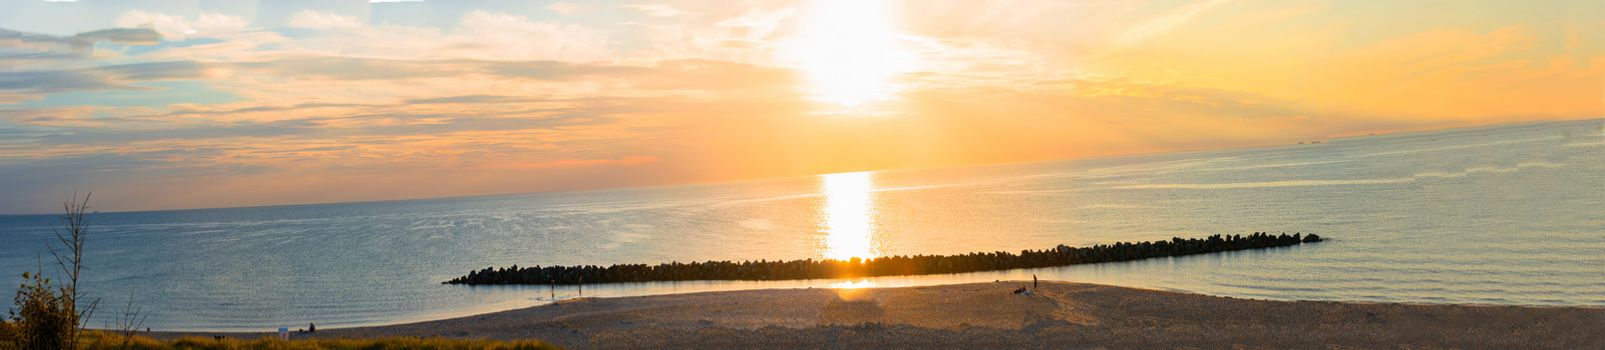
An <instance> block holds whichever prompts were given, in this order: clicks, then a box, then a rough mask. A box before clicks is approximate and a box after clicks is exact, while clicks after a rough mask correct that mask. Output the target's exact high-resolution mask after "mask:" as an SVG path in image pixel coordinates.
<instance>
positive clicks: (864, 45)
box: [784, 0, 909, 107]
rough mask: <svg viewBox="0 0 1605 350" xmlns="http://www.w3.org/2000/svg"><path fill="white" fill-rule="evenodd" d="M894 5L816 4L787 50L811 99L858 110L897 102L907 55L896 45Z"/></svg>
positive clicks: (870, 0)
mask: <svg viewBox="0 0 1605 350" xmlns="http://www.w3.org/2000/svg"><path fill="white" fill-rule="evenodd" d="M891 15H892V13H891V5H890V4H889V3H888V2H887V1H878V0H815V1H813V2H811V3H810V4H809V6H808V7H807V8H806V9H805V10H804V12H803V17H802V19H801V29H800V32H799V33H798V35H797V36H796V37H794V38H793V41H792V42H791V43H790V44H791V45H790V46H789V47H788V48H786V49H787V50H788V51H789V52H787V53H785V54H784V56H786V58H787V59H789V60H790V61H793V63H795V64H796V65H797V66H798V67H799V68H800V69H801V70H802V71H803V72H804V73H805V74H806V76H807V81H808V86H807V88H806V89H804V90H805V91H806V93H807V94H808V96H809V98H810V99H813V100H815V101H819V102H824V103H828V104H832V105H835V106H838V107H860V106H863V105H866V104H870V103H872V102H878V101H886V100H890V99H892V98H894V97H895V96H896V94H897V92H898V90H899V89H898V86H897V84H896V82H895V81H894V78H895V77H896V75H897V74H898V73H899V70H900V69H902V68H903V67H907V64H905V63H907V61H908V57H909V55H907V54H906V53H905V50H901V49H899V47H898V40H897V31H896V30H895V28H894V26H893V25H892V16H891Z"/></svg>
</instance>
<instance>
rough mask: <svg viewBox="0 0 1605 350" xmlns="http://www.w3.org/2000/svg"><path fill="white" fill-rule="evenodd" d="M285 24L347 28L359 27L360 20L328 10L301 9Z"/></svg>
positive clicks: (303, 26) (296, 26)
mask: <svg viewBox="0 0 1605 350" xmlns="http://www.w3.org/2000/svg"><path fill="white" fill-rule="evenodd" d="M285 25H286V26H288V27H290V28H304V29H347V28H357V27H361V26H362V20H359V19H357V18H356V17H352V16H342V15H339V14H334V13H329V12H319V11H313V10H301V12H296V13H295V15H292V16H290V19H289V20H288V21H286V22H285Z"/></svg>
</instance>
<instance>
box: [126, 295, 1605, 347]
mask: <svg viewBox="0 0 1605 350" xmlns="http://www.w3.org/2000/svg"><path fill="white" fill-rule="evenodd" d="M1030 284H1031V281H1001V282H990V283H968V284H951V285H936V286H920V287H891V288H864V289H826V288H808V289H758V290H741V291H715V292H694V293H683V294H665V295H651V296H635V297H618V298H594V297H588V298H576V299H568V300H564V301H559V302H556V303H553V304H545V305H539V306H533V307H526V308H521V309H513V310H505V311H499V312H492V313H487V314H479V315H472V316H465V317H457V318H449V319H442V320H434V321H423V322H413V323H402V324H393V325H384V326H368V327H353V328H338V329H321V330H319V331H318V332H317V333H303V334H296V335H293V336H292V338H297V339H299V338H309V337H312V338H377V337H421V338H431V337H443V338H466V339H496V340H513V339H540V340H543V341H546V342H550V343H553V344H557V345H560V346H564V347H568V348H596V347H600V348H613V347H662V346H670V347H687V346H689V347H752V346H764V347H781V348H790V347H795V348H816V347H821V346H848V347H886V346H893V347H901V346H959V345H969V346H1009V345H1013V346H1026V347H1043V346H1048V347H1066V346H1068V347H1095V346H1110V347H1176V346H1198V347H1206V348H1207V347H1232V346H1240V345H1249V346H1272V347H1301V348H1302V347H1328V346H1332V345H1336V346H1357V347H1366V348H1370V347H1398V346H1399V345H1411V346H1428V347H1460V348H1510V347H1524V348H1535V347H1536V348H1602V347H1605V339H1600V338H1598V337H1591V336H1589V335H1590V334H1605V307H1577V306H1512V305H1459V304H1413V303H1411V304H1406V303H1378V302H1333V301H1271V300H1258V299H1242V298H1232V297H1219V296H1208V295H1200V294H1190V293H1180V292H1170V291H1161V290H1152V289H1140V288H1130V287H1117V286H1107V285H1097V284H1086V283H1073V282H1057V281H1043V282H1042V283H1041V285H1040V287H1038V288H1036V289H1033V293H1032V294H1031V295H1019V294H1014V293H1013V291H1014V290H1015V289H1016V288H1019V287H1020V286H1022V285H1023V286H1029V285H1030ZM149 335H151V336H154V337H156V338H176V337H181V336H201V337H206V338H210V337H212V336H216V335H222V336H227V337H233V338H257V337H262V336H270V335H273V333H268V332H245V333H230V332H154V333H151V334H149Z"/></svg>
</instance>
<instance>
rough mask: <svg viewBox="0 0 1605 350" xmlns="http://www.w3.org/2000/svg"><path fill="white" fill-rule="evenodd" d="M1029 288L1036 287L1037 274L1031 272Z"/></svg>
mask: <svg viewBox="0 0 1605 350" xmlns="http://www.w3.org/2000/svg"><path fill="white" fill-rule="evenodd" d="M1031 289H1037V274H1034V273H1033V274H1031Z"/></svg>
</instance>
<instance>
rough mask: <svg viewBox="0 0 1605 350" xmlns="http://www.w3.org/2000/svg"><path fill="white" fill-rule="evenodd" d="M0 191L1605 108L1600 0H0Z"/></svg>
mask: <svg viewBox="0 0 1605 350" xmlns="http://www.w3.org/2000/svg"><path fill="white" fill-rule="evenodd" d="M0 8H3V9H4V10H0V213H48V212H53V211H54V210H56V209H58V208H59V207H60V203H61V202H62V201H63V200H64V199H67V198H69V197H71V196H72V195H73V194H74V193H82V192H89V191H93V192H94V197H95V199H94V203H93V205H94V207H95V208H96V209H97V210H102V211H123V210H156V209H178V208H206V207H232V206H255V205H277V204H297V203H327V202H345V201H365V200H391V199H407V198H430V197H445V196H466V195H484V194H503V193H525V192H539V191H566V190H583V189H596V188H616V187H636V186H658V185H672V184H683V183H702V182H717V181H730V180H742V179H753V178H768V177H782V176H800V175H811V174H822V173H833V172H843V171H860V170H876V169H893V168H925V167H949V166H965V165H976V164H993V163H1008V162H1027V161H1043V160H1055V159H1073V158H1078V157H1092V156H1109V155H1121V154H1137V153H1152V152H1171V151H1185V150H1196V149H1211V148H1224V147H1242V146H1254V145H1274V144H1290V143H1295V142H1297V141H1302V140H1317V139H1324V138H1330V137H1340V136H1345V135H1357V134H1364V133H1370V132H1392V131H1401V130H1425V129H1438V128H1450V127H1463V126H1476V125H1488V124H1498V123H1509V122H1520V121H1534V120H1562V119H1582V118H1598V117H1601V116H1605V2H1602V1H1597V0H1581V1H1566V0H1557V1H1541V2H1523V1H1426V0H1420V1H1283V0H1276V1H1258V0H1209V1H1142V0H1108V1H1104V0H1098V1H1047V0H1040V1H986V0H918V1H872V0H862V1H860V0H813V1H767V0H757V1H737V0H719V1H651V0H648V1H568V0H565V1H509V0H456V1H442V0H429V1H372V2H370V1H368V0H283V1H277V0H276V1H249V0H245V1H228V0H187V1H186V0H171V1H167V0H162V1H157V0H115V1H114V0H78V1H61V0H58V1H42V0H0Z"/></svg>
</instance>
